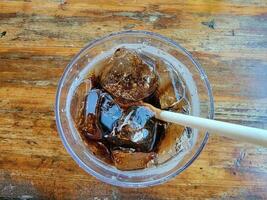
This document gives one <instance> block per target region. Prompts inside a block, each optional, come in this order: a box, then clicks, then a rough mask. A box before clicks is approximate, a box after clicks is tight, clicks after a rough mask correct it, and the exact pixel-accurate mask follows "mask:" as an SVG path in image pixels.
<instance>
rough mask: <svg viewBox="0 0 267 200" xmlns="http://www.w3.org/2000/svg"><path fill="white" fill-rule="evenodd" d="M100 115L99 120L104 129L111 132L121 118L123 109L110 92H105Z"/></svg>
mask: <svg viewBox="0 0 267 200" xmlns="http://www.w3.org/2000/svg"><path fill="white" fill-rule="evenodd" d="M99 115H100V116H99V117H100V118H99V120H100V123H101V124H102V125H103V128H104V130H105V131H107V132H108V133H110V132H111V131H112V130H113V127H114V126H115V125H116V122H117V121H118V120H119V119H120V118H121V116H122V110H121V108H120V106H119V105H118V104H116V103H115V102H114V100H113V98H112V97H111V96H110V95H109V94H107V93H103V94H102V98H101V106H100V114H99Z"/></svg>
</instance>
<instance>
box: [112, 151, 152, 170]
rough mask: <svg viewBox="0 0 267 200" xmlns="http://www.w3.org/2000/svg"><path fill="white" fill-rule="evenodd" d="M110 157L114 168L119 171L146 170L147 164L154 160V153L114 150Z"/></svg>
mask: <svg viewBox="0 0 267 200" xmlns="http://www.w3.org/2000/svg"><path fill="white" fill-rule="evenodd" d="M112 157H113V160H114V163H115V166H116V168H118V169H120V170H136V169H143V168H146V166H147V163H148V162H149V161H150V160H152V159H153V158H154V153H153V152H150V153H143V152H131V151H130V150H129V151H121V150H114V151H112Z"/></svg>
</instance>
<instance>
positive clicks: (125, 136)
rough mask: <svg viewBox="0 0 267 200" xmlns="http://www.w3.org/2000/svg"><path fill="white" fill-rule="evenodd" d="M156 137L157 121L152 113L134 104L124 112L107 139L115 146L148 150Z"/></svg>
mask: <svg viewBox="0 0 267 200" xmlns="http://www.w3.org/2000/svg"><path fill="white" fill-rule="evenodd" d="M156 137H157V122H156V121H155V119H154V113H153V112H152V111H150V110H149V109H147V108H146V107H143V106H134V107H131V108H129V109H128V110H127V112H126V113H124V115H123V116H122V117H121V119H120V120H119V121H118V125H117V126H116V127H115V128H114V129H113V131H112V133H111V134H110V135H109V136H108V140H109V141H111V142H112V143H113V144H114V145H115V146H121V147H127V148H133V149H135V150H136V151H142V152H149V151H151V150H152V149H153V147H154V144H155V140H156Z"/></svg>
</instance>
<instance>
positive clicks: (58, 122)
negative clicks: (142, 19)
mask: <svg viewBox="0 0 267 200" xmlns="http://www.w3.org/2000/svg"><path fill="white" fill-rule="evenodd" d="M131 34H144V35H148V36H152V37H155V38H158V39H160V40H162V41H163V42H166V43H169V44H171V45H172V46H174V47H175V48H178V49H179V50H181V51H182V52H183V53H185V55H186V56H187V57H188V58H189V59H190V61H191V62H192V63H193V64H194V67H195V68H196V69H197V70H198V72H199V74H200V75H201V76H202V77H203V79H202V80H203V81H204V83H205V87H206V89H207V93H208V97H209V106H210V109H209V113H208V117H207V118H210V119H213V118H214V101H213V95H212V89H211V86H210V83H209V81H208V78H207V75H206V73H205V71H204V69H203V68H202V67H201V65H200V64H199V62H198V61H197V60H195V59H194V58H193V56H192V55H191V53H189V52H188V51H187V50H186V49H185V48H184V47H182V46H181V45H180V44H178V43H177V42H175V41H173V40H172V39H170V38H167V37H165V36H162V35H160V34H158V33H154V32H150V31H140V30H127V31H120V32H114V33H111V34H108V35H106V36H103V37H100V38H97V39H95V40H93V41H91V42H89V43H87V44H86V45H85V46H84V47H83V48H82V49H81V50H80V51H79V52H78V53H77V54H76V55H75V56H74V57H73V58H72V60H71V61H70V62H69V64H68V65H67V67H66V68H65V70H64V72H63V74H62V76H61V78H60V80H59V83H58V87H57V93H56V102H55V115H56V125H57V130H58V132H59V135H60V138H61V141H62V143H63V145H64V147H65V149H66V150H67V152H68V153H69V154H70V155H71V157H72V158H73V159H74V160H75V161H76V163H77V164H78V165H79V166H80V167H81V168H82V169H84V170H85V171H86V172H88V173H89V174H92V175H93V176H95V177H96V178H97V179H99V180H101V181H104V182H106V183H109V184H111V185H116V186H120V187H128V188H133V187H134V188H140V187H148V186H153V185H158V184H160V183H162V182H165V181H167V180H169V179H171V178H173V177H175V176H177V175H178V174H180V173H181V172H182V171H184V170H185V169H186V168H188V167H189V166H190V165H191V164H192V163H193V162H194V161H195V160H196V158H197V157H198V156H199V154H200V153H201V151H202V150H203V148H204V146H205V145H206V143H207V141H208V138H209V133H208V132H206V133H205V136H204V139H203V141H202V143H201V145H200V146H199V147H198V149H197V152H196V153H195V154H194V155H193V156H192V157H191V158H190V160H189V161H187V162H186V164H184V165H183V166H182V167H180V168H179V169H178V170H176V171H175V172H173V173H170V174H168V175H167V176H165V177H162V178H160V179H156V180H150V181H146V182H139V183H138V182H123V181H121V180H119V179H116V181H114V180H113V179H111V178H108V177H105V176H103V175H101V174H99V173H97V172H95V171H94V170H92V169H91V168H90V167H88V166H87V165H86V164H85V163H84V162H83V161H82V160H81V159H80V158H79V156H78V155H77V154H76V153H75V152H74V151H73V150H72V148H71V146H70V145H69V143H68V142H67V139H66V137H65V135H64V130H63V128H62V124H61V117H60V95H61V89H62V86H63V83H64V80H65V78H66V76H67V74H68V72H69V70H70V69H71V67H72V66H73V64H74V63H75V62H76V61H77V60H78V59H79V58H80V56H81V54H82V53H83V52H84V51H85V50H87V49H88V48H91V47H93V46H95V45H97V44H98V43H99V42H101V41H103V40H105V39H108V38H110V37H113V36H118V35H131Z"/></svg>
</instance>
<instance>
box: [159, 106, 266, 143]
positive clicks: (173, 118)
mask: <svg viewBox="0 0 267 200" xmlns="http://www.w3.org/2000/svg"><path fill="white" fill-rule="evenodd" d="M156 118H158V119H161V120H163V121H167V122H172V123H176V124H180V125H184V126H188V127H191V128H197V129H201V130H206V131H208V132H209V133H215V134H218V135H222V136H225V137H229V138H233V139H236V140H239V141H244V142H248V143H253V144H256V145H261V146H265V147H267V130H263V129H258V128H252V127H247V126H241V125H237V124H231V123H227V122H221V121H216V120H211V119H205V118H200V117H195V116H190V115H185V114H181V113H174V112H170V111H160V110H158V111H157V114H156Z"/></svg>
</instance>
